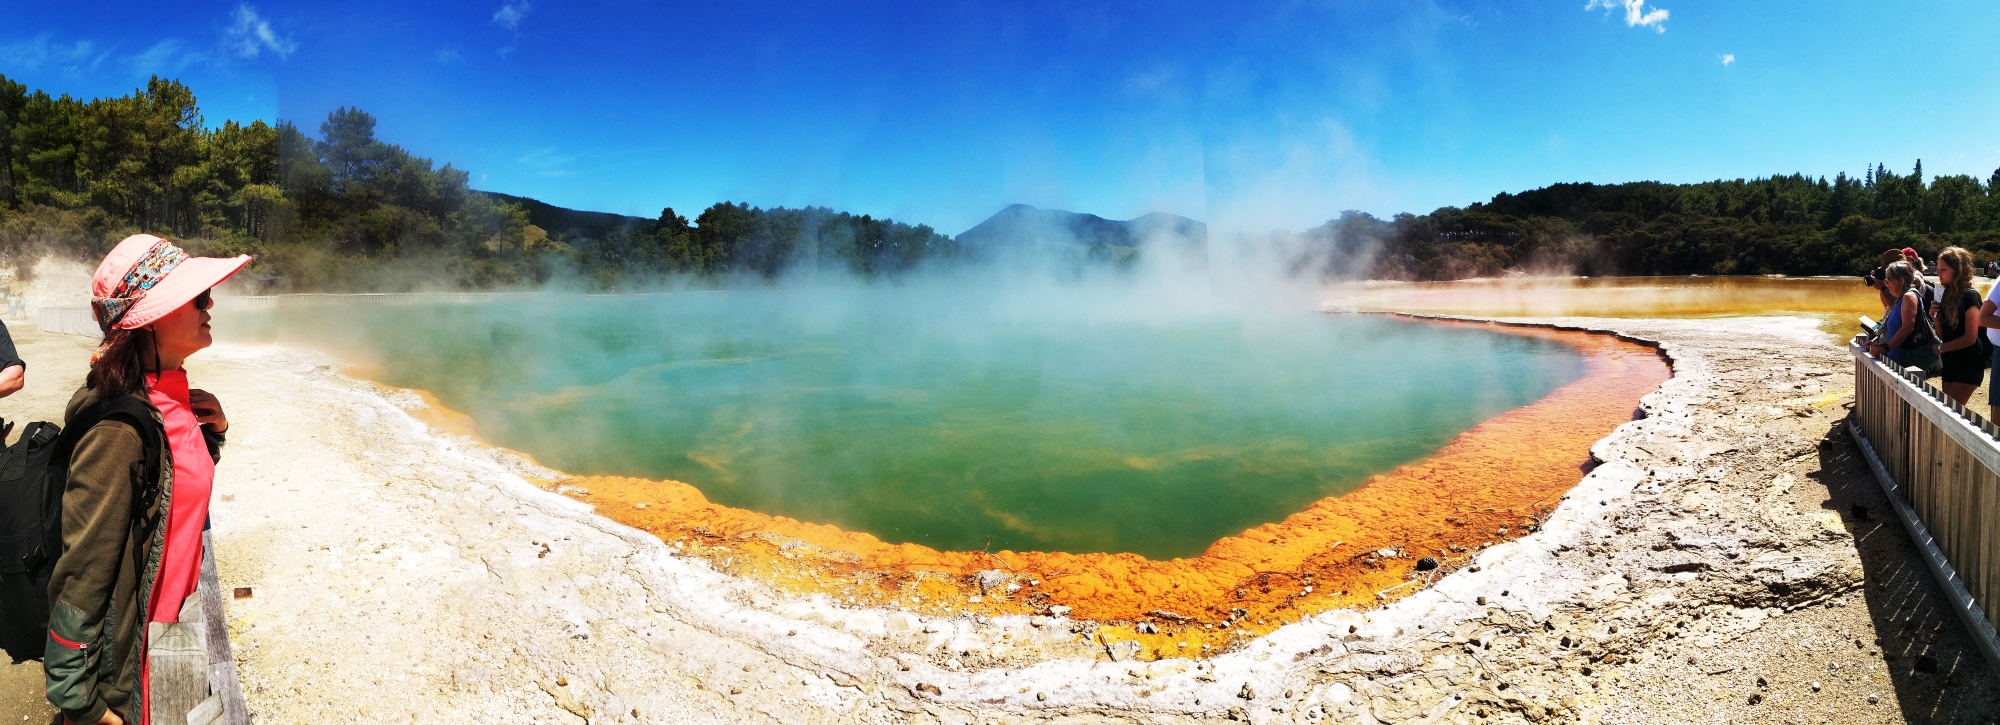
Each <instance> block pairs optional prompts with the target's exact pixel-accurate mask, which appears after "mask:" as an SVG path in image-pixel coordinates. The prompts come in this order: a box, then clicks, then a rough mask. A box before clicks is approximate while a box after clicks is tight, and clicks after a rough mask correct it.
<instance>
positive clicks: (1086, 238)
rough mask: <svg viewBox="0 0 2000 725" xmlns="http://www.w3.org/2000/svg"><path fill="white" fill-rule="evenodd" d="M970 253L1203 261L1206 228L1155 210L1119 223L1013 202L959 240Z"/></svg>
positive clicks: (1126, 260)
mask: <svg viewBox="0 0 2000 725" xmlns="http://www.w3.org/2000/svg"><path fill="white" fill-rule="evenodd" d="M957 241H958V244H959V246H960V247H962V248H964V249H965V250H966V251H967V252H969V253H972V254H976V255H980V256H985V257H1005V256H1008V255H1014V254H1055V255H1059V256H1061V257H1069V258H1074V257H1078V256H1081V257H1083V258H1085V259H1089V260H1094V261H1109V262H1114V263H1118V264H1129V263H1131V262H1133V261H1135V260H1136V259H1137V258H1138V256H1139V255H1141V254H1143V253H1145V252H1147V251H1149V250H1156V251H1173V252H1177V253H1181V254H1186V255H1188V256H1189V257H1191V258H1193V259H1195V260H1197V261H1200V262H1203V263H1205V261H1206V260H1207V256H1208V254H1207V252H1208V225H1207V224H1204V223H1202V222H1199V221H1195V220H1193V219H1189V218H1187V217H1184V216H1177V215H1174V214H1168V213H1166V212H1153V213H1151V214H1147V215H1145V216H1141V217H1139V218H1136V219H1129V220H1126V221H1117V220H1113V219H1106V218H1104V217H1101V216H1097V215H1095V214H1079V213H1077V212H1073V211H1064V210H1062V209H1039V208H1036V207H1032V206H1028V205H1027V204H1014V205H1012V206H1009V207H1007V208H1005V209H1001V210H1000V212H999V213H997V214H994V215H993V216H991V217H989V218H987V220H986V221H983V222H980V223H979V224H978V225H977V226H974V227H973V228H971V229H967V230H965V232H964V233H963V234H960V235H958V238H957Z"/></svg>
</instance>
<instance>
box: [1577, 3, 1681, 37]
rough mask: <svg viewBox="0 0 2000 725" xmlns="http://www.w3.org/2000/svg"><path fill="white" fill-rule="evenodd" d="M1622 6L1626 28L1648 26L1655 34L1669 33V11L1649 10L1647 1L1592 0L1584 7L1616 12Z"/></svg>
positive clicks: (1661, 9) (1660, 9) (1585, 8)
mask: <svg viewBox="0 0 2000 725" xmlns="http://www.w3.org/2000/svg"><path fill="white" fill-rule="evenodd" d="M1621 5H1622V6H1624V8H1625V26H1626V27H1632V28H1636V27H1639V26H1646V27H1650V28H1652V29H1653V32H1656V33H1664V32H1667V11H1666V10H1665V9H1663V8H1657V7H1656V8H1653V9H1652V10H1647V9H1646V0H1590V1H1589V2H1588V3H1586V4H1585V5H1584V6H1583V9H1584V10H1596V9H1598V8H1603V9H1605V10H1615V9H1617V8H1618V7H1619V6H1621Z"/></svg>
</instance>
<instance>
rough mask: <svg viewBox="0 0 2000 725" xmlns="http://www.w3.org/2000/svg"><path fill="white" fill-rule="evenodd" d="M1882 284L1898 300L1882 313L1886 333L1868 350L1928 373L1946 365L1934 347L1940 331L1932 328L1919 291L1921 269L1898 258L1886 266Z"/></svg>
mask: <svg viewBox="0 0 2000 725" xmlns="http://www.w3.org/2000/svg"><path fill="white" fill-rule="evenodd" d="M1882 273H1883V275H1884V279H1883V280H1882V284H1883V285H1884V286H1885V287H1887V288H1888V290H1889V294H1891V295H1893V296H1894V297H1895V299H1896V303H1895V304H1892V305H1890V306H1889V311H1888V312H1887V313H1885V314H1883V316H1882V335H1881V337H1878V338H1876V339H1875V340H1874V341H1872V342H1870V343H1869V344H1868V351H1869V352H1870V353H1872V354H1874V355H1876V356H1877V357H1887V358H1889V360H1890V361H1892V362H1894V363H1896V364H1897V365H1902V366H1905V367H1914V368H1917V369H1918V370H1920V371H1922V373H1923V374H1924V375H1926V376H1929V375H1935V374H1937V373H1938V372H1941V370H1942V368H1943V364H1942V361H1940V360H1939V359H1938V354H1937V351H1936V350H1935V349H1934V348H1933V347H1932V346H1933V345H1934V344H1935V341H1936V339H1937V338H1936V335H1935V333H1933V332H1932V330H1931V326H1930V325H1931V322H1930V316H1929V315H1928V314H1926V313H1925V312H1924V303H1923V300H1922V299H1921V297H1920V296H1919V295H1918V293H1917V271H1916V269H1915V268H1912V267H1911V266H1910V264H1909V263H1908V262H1897V263H1895V264H1891V265H1889V266H1888V267H1887V268H1885V269H1883V270H1882Z"/></svg>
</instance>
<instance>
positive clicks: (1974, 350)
mask: <svg viewBox="0 0 2000 725" xmlns="http://www.w3.org/2000/svg"><path fill="white" fill-rule="evenodd" d="M1937 273H1938V287H1939V292H1938V297H1937V300H1938V304H1937V306H1936V307H1933V308H1931V314H1932V315H1933V319H1932V322H1934V323H1936V326H1937V331H1938V340H1939V344H1938V353H1939V357H1942V358H1943V362H1944V371H1943V372H1941V373H1939V374H1938V380H1939V382H1941V383H1943V384H1944V394H1945V395H1949V396H1951V399H1952V400H1956V401H1958V404H1959V405H1964V404H1965V401H1967V400H1970V399H1971V398H1972V392H1973V391H1975V390H1978V389H1979V381H1980V379H1981V378H1983V377H1985V376H1986V365H1987V362H1988V361H1987V359H1986V355H1985V354H1984V353H1985V351H1984V350H1982V349H1980V346H1979V326H1980V325H1979V320H1980V309H1981V306H1980V304H1979V302H1980V300H1979V292H1978V290H1975V289H1973V288H1972V253H1971V252H1967V251H1965V250H1964V249H1960V248H1958V247H1950V248H1947V249H1945V250H1944V251H1943V252H1940V253H1939V254H1938V264H1937Z"/></svg>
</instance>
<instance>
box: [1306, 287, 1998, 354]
mask: <svg viewBox="0 0 2000 725" xmlns="http://www.w3.org/2000/svg"><path fill="white" fill-rule="evenodd" d="M1978 287H1979V289H1981V290H1982V291H1983V290H1985V289H1987V287H1988V283H1986V282H1984V281H1981V282H1980V283H1979V284H1978ZM1327 301H1328V304H1329V305H1330V306H1333V307H1338V308H1348V309H1355V310H1365V311H1376V312H1423V313H1435V314H1452V315H1479V316H1487V317H1563V316H1569V315H1580V316H1586V317H1718V316H1733V315H1795V316H1801V317H1810V318H1813V319H1817V320H1819V321H1820V329H1822V330H1825V331H1827V332H1830V333H1833V334H1834V335H1835V338H1836V339H1838V340H1841V341H1845V340H1846V339H1847V338H1850V337H1853V336H1854V333H1857V332H1860V331H1861V326H1860V324H1858V323H1857V322H1856V319H1857V318H1858V317H1860V316H1862V315H1868V316H1870V317H1881V316H1882V303H1881V301H1880V300H1878V299H1877V297H1876V294H1875V291H1874V290H1872V289H1869V288H1867V287H1865V286H1862V284H1861V280H1860V279H1859V278H1856V277H1692V276H1690V277H1508V278H1500V279H1469V280H1459V281H1456V282H1415V283H1410V282H1356V283H1350V284H1343V285H1338V286H1335V287H1333V288H1332V289H1330V290H1328V294H1327Z"/></svg>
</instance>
